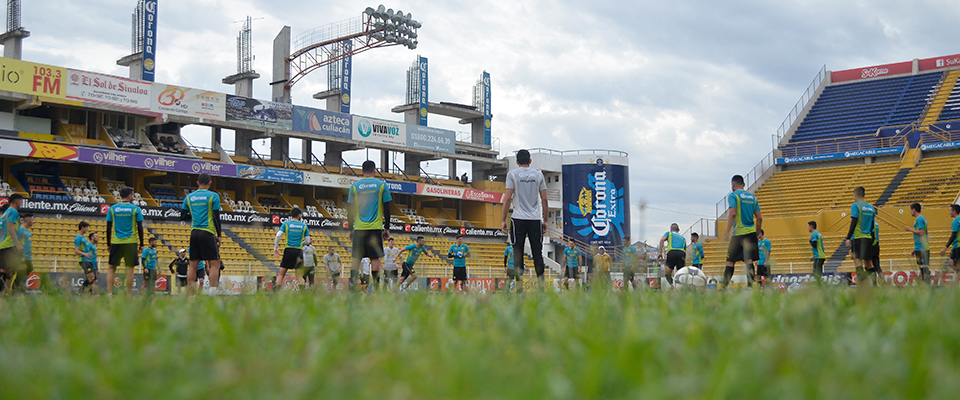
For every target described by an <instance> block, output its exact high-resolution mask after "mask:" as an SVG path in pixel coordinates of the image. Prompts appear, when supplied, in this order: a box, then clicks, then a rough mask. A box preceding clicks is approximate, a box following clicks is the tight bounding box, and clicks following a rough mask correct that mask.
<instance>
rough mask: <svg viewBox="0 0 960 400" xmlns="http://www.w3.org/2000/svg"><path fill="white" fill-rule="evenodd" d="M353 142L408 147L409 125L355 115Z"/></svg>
mask: <svg viewBox="0 0 960 400" xmlns="http://www.w3.org/2000/svg"><path fill="white" fill-rule="evenodd" d="M353 140H359V141H361V142H371V143H377V144H387V145H393V146H401V147H403V146H406V145H407V125H406V124H403V123H400V122H393V121H387V120H382V119H376V118H368V117H361V116H359V115H354V116H353Z"/></svg>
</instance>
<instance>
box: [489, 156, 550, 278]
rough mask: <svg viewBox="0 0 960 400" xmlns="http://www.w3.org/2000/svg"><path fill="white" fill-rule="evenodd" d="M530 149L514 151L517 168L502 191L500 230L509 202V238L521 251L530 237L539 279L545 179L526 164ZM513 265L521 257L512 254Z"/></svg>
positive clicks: (509, 176)
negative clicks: (515, 152) (510, 216)
mask: <svg viewBox="0 0 960 400" xmlns="http://www.w3.org/2000/svg"><path fill="white" fill-rule="evenodd" d="M530 163H532V160H531V159H530V152H529V151H527V150H520V151H518V152H517V166H519V167H520V168H517V169H515V170H513V171H510V172H509V173H507V182H506V187H507V189H506V191H505V192H504V193H503V214H502V216H501V222H500V230H501V231H503V233H505V234H507V233H508V232H507V217H508V216H509V215H510V207H511V205H512V206H513V216H512V218H511V219H510V231H509V233H508V234H509V235H510V242H511V243H513V250H514V253H516V254H523V247H524V241H525V240H526V238H530V252H531V254H532V255H533V268H534V270H535V271H536V272H537V278H538V279H539V280H540V282H541V284H542V283H543V232H544V231H546V230H547V223H546V221H547V210H548V208H547V183H546V181H545V180H544V179H543V174H542V173H540V171H537V170H535V169H532V168H530ZM513 262H514V264H515V265H514V268H516V269H517V270H519V269H520V268H521V265H520V264H521V263H522V262H523V257H514V260H513Z"/></svg>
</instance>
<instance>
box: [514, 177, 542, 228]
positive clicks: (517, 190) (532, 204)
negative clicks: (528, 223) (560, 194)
mask: <svg viewBox="0 0 960 400" xmlns="http://www.w3.org/2000/svg"><path fill="white" fill-rule="evenodd" d="M506 183H507V189H513V219H522V220H536V221H540V220H541V217H542V216H543V210H541V209H540V191H541V190H547V182H546V180H545V179H543V174H542V173H541V172H540V171H537V170H535V169H533V168H530V167H520V168H517V169H515V170H513V171H510V172H508V173H507V182H506Z"/></svg>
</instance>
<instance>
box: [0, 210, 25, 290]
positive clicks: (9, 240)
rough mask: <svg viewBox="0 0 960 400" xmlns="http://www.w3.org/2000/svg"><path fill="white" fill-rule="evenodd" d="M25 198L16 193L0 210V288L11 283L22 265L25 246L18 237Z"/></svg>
mask: <svg viewBox="0 0 960 400" xmlns="http://www.w3.org/2000/svg"><path fill="white" fill-rule="evenodd" d="M22 204H23V196H21V195H20V193H14V194H12V195H10V197H8V198H7V204H6V205H4V206H3V208H0V211H2V216H0V288H2V287H3V286H5V285H6V284H7V283H12V282H10V278H11V276H12V274H13V271H14V270H15V269H16V268H17V266H18V265H20V257H21V254H23V244H21V243H20V238H18V237H17V230H18V229H19V228H20V206H21V205H22Z"/></svg>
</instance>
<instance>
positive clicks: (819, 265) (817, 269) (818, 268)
mask: <svg viewBox="0 0 960 400" xmlns="http://www.w3.org/2000/svg"><path fill="white" fill-rule="evenodd" d="M824 261H827V260H826V259H824V258H814V259H813V273H814V274H815V275H823V262H824Z"/></svg>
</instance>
